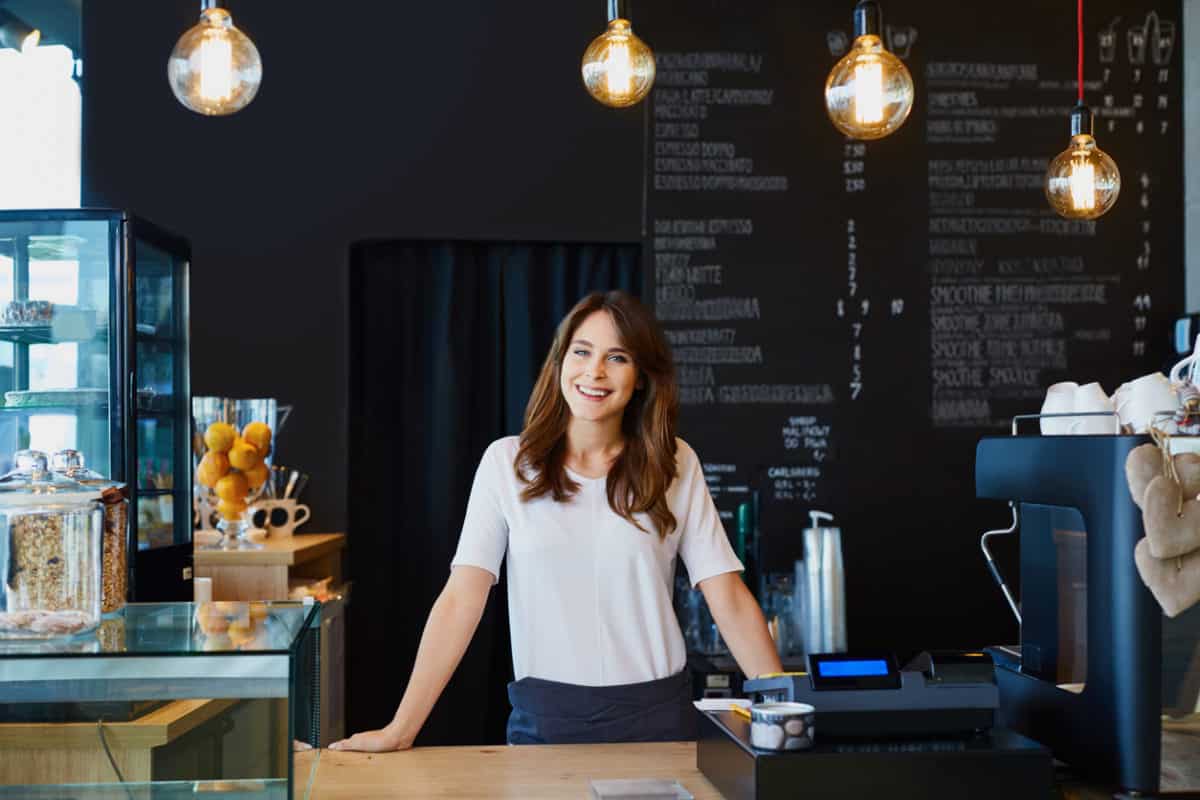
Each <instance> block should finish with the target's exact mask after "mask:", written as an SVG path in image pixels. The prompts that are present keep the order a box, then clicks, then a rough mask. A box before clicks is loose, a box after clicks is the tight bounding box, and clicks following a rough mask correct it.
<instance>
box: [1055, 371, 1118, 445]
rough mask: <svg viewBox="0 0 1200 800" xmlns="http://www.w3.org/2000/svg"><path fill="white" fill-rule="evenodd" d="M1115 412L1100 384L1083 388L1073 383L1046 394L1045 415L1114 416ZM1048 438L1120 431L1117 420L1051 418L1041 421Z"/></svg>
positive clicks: (1098, 417) (1061, 385)
mask: <svg viewBox="0 0 1200 800" xmlns="http://www.w3.org/2000/svg"><path fill="white" fill-rule="evenodd" d="M1115 410H1116V408H1115V406H1114V405H1113V401H1112V400H1110V399H1109V397H1108V395H1107V394H1106V393H1105V392H1104V387H1103V386H1101V385H1100V384H1098V383H1087V384H1084V385H1083V386H1080V385H1079V384H1077V383H1074V382H1072V381H1067V382H1064V383H1056V384H1054V385H1053V386H1051V387H1050V388H1049V389H1047V390H1046V400H1045V402H1044V403H1042V413H1043V414H1096V413H1106V412H1107V413H1109V414H1111V413H1112V412H1113V411H1115ZM1041 428H1042V434H1043V435H1045V436H1066V435H1070V434H1075V435H1089V434H1090V435H1104V434H1114V433H1118V432H1119V431H1120V422H1119V421H1118V419H1117V417H1115V416H1094V417H1087V416H1078V417H1048V418H1045V417H1044V418H1043V419H1042V420H1041Z"/></svg>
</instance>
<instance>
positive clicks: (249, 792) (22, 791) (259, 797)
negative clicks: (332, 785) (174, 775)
mask: <svg viewBox="0 0 1200 800" xmlns="http://www.w3.org/2000/svg"><path fill="white" fill-rule="evenodd" d="M302 777H303V776H302ZM287 784H288V782H287V779H285V778H266V779H262V780H241V781H155V782H152V783H77V784H67V785H62V786H0V800H18V798H19V800H64V799H65V798H70V800H184V798H187V799H188V800H195V799H196V798H197V797H201V798H209V799H210V800H288V798H289V793H288V785H287ZM297 796H300V797H303V796H304V795H303V794H300V793H299V792H298V793H297Z"/></svg>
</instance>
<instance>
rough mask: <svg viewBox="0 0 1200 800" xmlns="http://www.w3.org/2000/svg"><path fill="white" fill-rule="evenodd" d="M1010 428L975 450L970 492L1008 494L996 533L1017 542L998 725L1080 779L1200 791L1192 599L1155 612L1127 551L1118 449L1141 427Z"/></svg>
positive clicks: (1197, 625)
mask: <svg viewBox="0 0 1200 800" xmlns="http://www.w3.org/2000/svg"><path fill="white" fill-rule="evenodd" d="M1013 432H1014V435H1013V436H1010V437H994V438H985V439H983V440H981V441H980V442H979V444H978V446H977V449H976V461H975V485H976V494H977V496H978V497H980V498H990V499H996V500H1007V501H1009V502H1010V503H1012V505H1013V507H1014V510H1015V514H1016V519H1015V521H1014V527H1013V528H1012V529H1009V530H1008V531H1002V532H1003V533H1007V532H1016V533H1018V535H1019V541H1020V546H1019V549H1020V584H1019V586H1020V590H1019V593H1018V597H1019V602H1012V603H1011V605H1012V607H1013V612H1014V614H1016V615H1017V618H1018V620H1019V622H1020V642H1019V643H1018V644H1017V645H1015V646H1003V647H993V648H990V649H989V652H990V653H991V654H992V656H993V659H994V660H995V662H996V680H997V684H998V686H999V690H1000V720H1001V722H1000V724H1002V725H1005V726H1006V727H1009V728H1012V729H1013V730H1016V731H1018V732H1020V733H1022V734H1024V735H1025V736H1028V737H1030V738H1032V739H1034V740H1036V741H1038V742H1041V743H1042V744H1044V745H1046V746H1047V747H1049V748H1050V749H1051V750H1052V751H1053V753H1054V756H1055V757H1056V758H1058V759H1059V760H1061V761H1064V762H1066V763H1067V764H1069V765H1070V766H1071V767H1072V768H1073V769H1074V770H1075V771H1077V772H1079V773H1080V774H1081V775H1083V776H1085V777H1087V778H1088V779H1090V780H1097V781H1106V782H1109V783H1112V784H1115V785H1117V786H1120V787H1121V788H1122V789H1124V790H1126V791H1129V792H1137V793H1144V794H1155V795H1170V794H1173V793H1189V794H1190V793H1193V792H1200V607H1196V608H1192V609H1191V610H1189V611H1185V612H1183V613H1181V614H1180V615H1179V616H1177V617H1175V618H1173V619H1172V618H1166V617H1164V615H1163V613H1162V611H1161V609H1160V608H1159V606H1158V604H1157V602H1156V601H1155V599H1154V597H1153V596H1152V595H1151V593H1150V591H1149V590H1148V589H1147V588H1146V587H1145V586H1144V585H1143V583H1142V581H1141V579H1140V578H1139V576H1138V572H1137V568H1136V566H1135V563H1134V557H1133V551H1134V546H1135V545H1136V544H1137V541H1138V540H1139V539H1140V538H1142V536H1143V529H1142V513H1141V510H1140V509H1139V508H1138V507H1137V506H1136V505H1135V504H1134V502H1133V499H1132V497H1131V496H1130V493H1129V489H1128V486H1127V484H1126V478H1125V460H1126V457H1127V456H1128V454H1129V452H1130V451H1131V450H1132V449H1133V448H1135V447H1137V446H1138V445H1141V444H1144V443H1145V442H1148V441H1149V437H1146V436H1125V435H1094V436H1040V435H1016V423H1015V422H1014V429H1013ZM984 550H985V553H986V552H987V549H986V542H985V548H984ZM989 566H990V567H991V568H992V570H993V575H994V576H995V577H997V580H998V582H999V583H1000V585H1001V588H1003V589H1005V594H1006V596H1008V591H1007V587H1006V586H1005V584H1004V581H1003V579H1002V578H1001V577H1000V575H999V573H998V571H997V570H996V569H995V568H994V565H992V564H989ZM1008 599H1009V600H1010V601H1011V597H1008Z"/></svg>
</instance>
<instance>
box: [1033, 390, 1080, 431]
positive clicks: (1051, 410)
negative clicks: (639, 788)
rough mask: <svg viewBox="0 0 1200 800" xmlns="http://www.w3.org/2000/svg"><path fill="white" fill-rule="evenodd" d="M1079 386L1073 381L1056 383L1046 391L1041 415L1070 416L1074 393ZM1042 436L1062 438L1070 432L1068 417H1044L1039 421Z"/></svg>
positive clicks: (1073, 404)
mask: <svg viewBox="0 0 1200 800" xmlns="http://www.w3.org/2000/svg"><path fill="white" fill-rule="evenodd" d="M1077 391H1079V384H1078V383H1075V382H1074V381H1065V382H1063V383H1056V384H1054V385H1053V386H1051V387H1050V388H1049V389H1047V390H1046V402H1044V403H1042V413H1043V414H1070V413H1071V412H1073V411H1074V410H1075V393H1076V392H1077ZM1041 428H1042V435H1043V436H1063V435H1066V434H1068V433H1070V432H1071V418H1070V417H1046V418H1043V419H1042V420H1041Z"/></svg>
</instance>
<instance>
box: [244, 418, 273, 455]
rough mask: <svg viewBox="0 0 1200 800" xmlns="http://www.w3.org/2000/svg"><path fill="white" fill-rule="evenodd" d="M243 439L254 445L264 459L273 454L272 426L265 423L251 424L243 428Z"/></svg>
mask: <svg viewBox="0 0 1200 800" xmlns="http://www.w3.org/2000/svg"><path fill="white" fill-rule="evenodd" d="M242 438H243V439H245V440H246V441H247V442H249V443H250V444H252V445H254V449H255V450H257V451H258V454H259V455H260V456H262V457H263V458H266V457H267V456H268V455H270V453H271V426H270V425H268V424H267V423H265V422H251V423H250V424H249V425H247V426H246V427H244V428H242Z"/></svg>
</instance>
